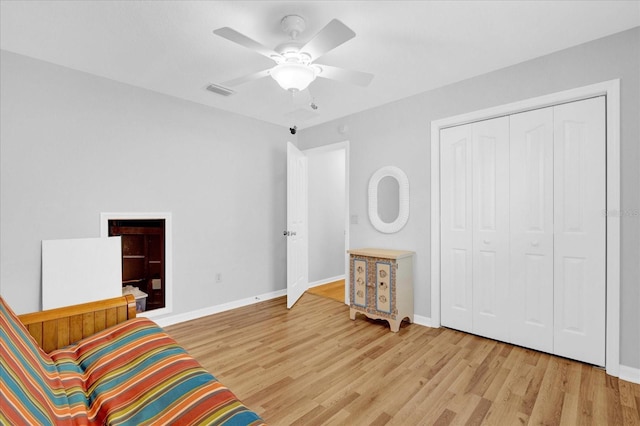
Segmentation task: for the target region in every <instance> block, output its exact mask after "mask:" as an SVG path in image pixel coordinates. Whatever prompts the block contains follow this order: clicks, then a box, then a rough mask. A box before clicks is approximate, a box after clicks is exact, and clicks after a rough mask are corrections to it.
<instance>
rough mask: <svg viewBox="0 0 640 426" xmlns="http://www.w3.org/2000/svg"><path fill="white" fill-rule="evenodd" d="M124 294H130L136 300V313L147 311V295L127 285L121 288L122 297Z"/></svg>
mask: <svg viewBox="0 0 640 426" xmlns="http://www.w3.org/2000/svg"><path fill="white" fill-rule="evenodd" d="M125 294H132V295H133V297H135V298H136V312H144V311H145V310H146V309H147V296H148V294H147V293H145V292H144V291H142V290H140V289H139V288H138V287H134V286H132V285H127V286H124V287H122V295H123V296H124V295H125Z"/></svg>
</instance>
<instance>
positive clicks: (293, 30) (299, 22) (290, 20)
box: [280, 15, 307, 40]
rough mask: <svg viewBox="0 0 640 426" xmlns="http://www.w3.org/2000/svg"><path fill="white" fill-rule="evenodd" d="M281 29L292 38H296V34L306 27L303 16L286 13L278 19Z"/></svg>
mask: <svg viewBox="0 0 640 426" xmlns="http://www.w3.org/2000/svg"><path fill="white" fill-rule="evenodd" d="M280 28H282V31H284V32H285V33H287V34H289V37H291V39H292V40H295V39H296V38H298V35H299V34H300V33H301V32H303V31H304V30H305V29H306V28H307V24H306V23H305V22H304V18H303V17H301V16H298V15H287V16H285V17H284V18H282V20H281V21H280Z"/></svg>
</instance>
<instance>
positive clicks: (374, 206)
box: [369, 166, 409, 234]
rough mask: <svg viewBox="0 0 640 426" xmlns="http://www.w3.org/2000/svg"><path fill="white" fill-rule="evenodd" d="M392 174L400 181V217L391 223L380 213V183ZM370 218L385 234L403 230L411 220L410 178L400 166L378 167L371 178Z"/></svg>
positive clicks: (375, 226) (374, 225)
mask: <svg viewBox="0 0 640 426" xmlns="http://www.w3.org/2000/svg"><path fill="white" fill-rule="evenodd" d="M387 176H390V177H392V178H394V179H396V180H397V181H398V188H399V193H398V217H397V218H396V220H394V221H393V222H391V223H386V222H383V221H382V219H380V216H379V215H378V184H379V183H380V180H382V178H385V177H387ZM369 220H370V221H371V224H372V225H373V227H374V228H376V229H377V230H378V231H380V232H384V233H385V234H393V233H394V232H398V231H399V230H401V229H402V228H403V227H404V225H406V224H407V221H408V220H409V179H408V178H407V175H406V174H405V173H404V172H403V171H402V170H401V169H400V168H398V167H395V166H385V167H382V168H380V169H378V170H377V171H376V172H375V173H374V174H373V175H372V176H371V179H369Z"/></svg>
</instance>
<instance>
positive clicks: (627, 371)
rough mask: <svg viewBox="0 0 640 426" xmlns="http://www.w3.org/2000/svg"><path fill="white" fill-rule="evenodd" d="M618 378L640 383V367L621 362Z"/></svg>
mask: <svg viewBox="0 0 640 426" xmlns="http://www.w3.org/2000/svg"><path fill="white" fill-rule="evenodd" d="M618 379H621V380H626V381H627V382H631V383H637V384H640V368H633V367H628V366H626V365H622V364H620V370H619V371H618Z"/></svg>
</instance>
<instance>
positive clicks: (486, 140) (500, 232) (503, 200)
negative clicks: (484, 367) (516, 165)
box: [472, 117, 509, 341]
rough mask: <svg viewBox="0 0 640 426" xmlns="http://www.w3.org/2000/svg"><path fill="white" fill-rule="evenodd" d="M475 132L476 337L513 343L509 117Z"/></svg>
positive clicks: (474, 127)
mask: <svg viewBox="0 0 640 426" xmlns="http://www.w3.org/2000/svg"><path fill="white" fill-rule="evenodd" d="M472 132H473V213H472V216H473V221H472V222H473V274H472V275H473V332H474V333H476V334H480V335H483V336H486V337H491V338H493V339H497V340H503V341H507V340H508V339H509V305H508V298H507V296H508V290H509V288H508V285H509V117H500V118H495V119H492V120H486V121H480V122H477V123H474V124H473V125H472Z"/></svg>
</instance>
